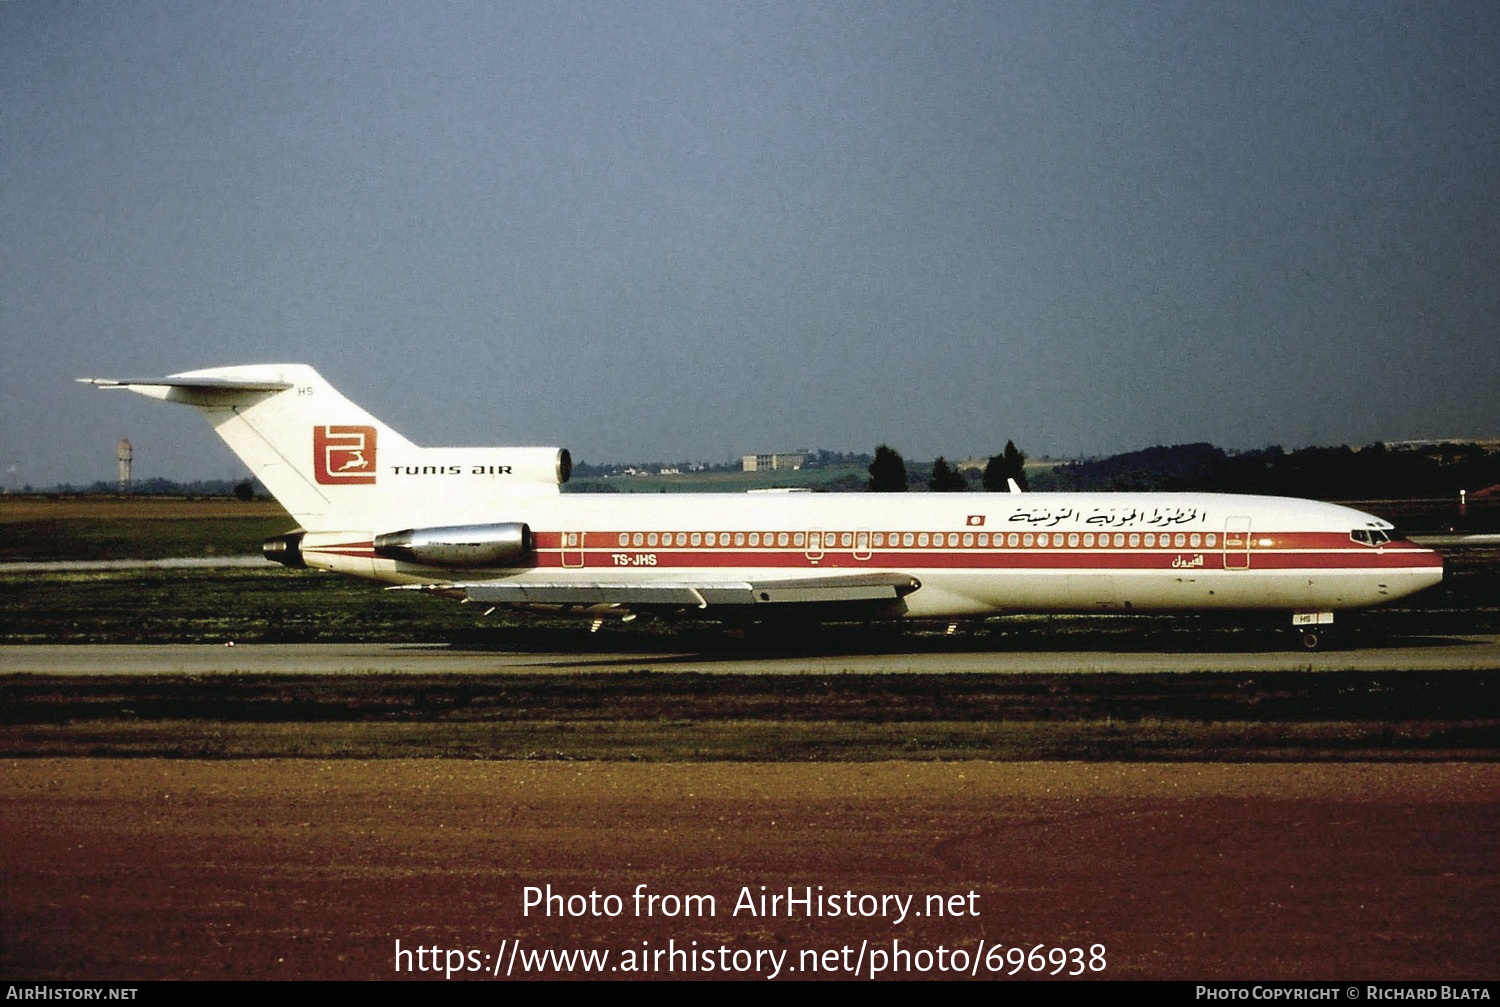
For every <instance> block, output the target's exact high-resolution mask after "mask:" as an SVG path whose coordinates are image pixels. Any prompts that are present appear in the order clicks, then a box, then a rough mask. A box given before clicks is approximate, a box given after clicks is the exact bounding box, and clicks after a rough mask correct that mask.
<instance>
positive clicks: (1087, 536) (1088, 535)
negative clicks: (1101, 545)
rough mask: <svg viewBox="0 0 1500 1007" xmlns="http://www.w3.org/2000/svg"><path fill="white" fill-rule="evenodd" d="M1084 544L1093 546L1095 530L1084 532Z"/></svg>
mask: <svg viewBox="0 0 1500 1007" xmlns="http://www.w3.org/2000/svg"><path fill="white" fill-rule="evenodd" d="M1083 544H1084V546H1085V547H1088V546H1092V545H1093V544H1094V533H1093V532H1085V533H1084V536H1083Z"/></svg>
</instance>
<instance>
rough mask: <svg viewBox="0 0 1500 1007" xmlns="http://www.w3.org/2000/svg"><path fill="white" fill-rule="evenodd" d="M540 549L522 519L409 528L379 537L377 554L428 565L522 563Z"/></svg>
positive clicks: (376, 544)
mask: <svg viewBox="0 0 1500 1007" xmlns="http://www.w3.org/2000/svg"><path fill="white" fill-rule="evenodd" d="M535 551H536V541H535V539H534V538H533V537H532V534H531V528H530V527H529V526H528V525H525V524H521V523H520V522H506V523H504V524H460V525H449V526H447V527H441V528H407V529H406V530H405V531H393V532H389V533H387V534H385V535H376V536H375V555H377V556H380V557H382V558H384V559H394V560H400V561H401V562H403V563H421V564H423V565H424V566H520V565H521V564H522V563H524V562H526V560H527V559H528V558H529V557H530V556H531V554H532V553H533V552H535Z"/></svg>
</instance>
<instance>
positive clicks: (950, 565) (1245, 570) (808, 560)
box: [81, 364, 1443, 647]
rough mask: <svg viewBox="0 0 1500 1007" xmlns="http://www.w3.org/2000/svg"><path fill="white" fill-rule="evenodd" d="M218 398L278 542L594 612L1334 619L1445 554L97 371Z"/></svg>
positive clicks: (268, 387)
mask: <svg viewBox="0 0 1500 1007" xmlns="http://www.w3.org/2000/svg"><path fill="white" fill-rule="evenodd" d="M81 380H83V381H86V382H88V383H90V384H94V385H98V386H101V387H105V388H128V389H130V390H131V391H134V392H139V393H141V394H143V395H149V396H151V397H153V398H159V399H164V400H167V401H169V402H181V403H185V404H188V405H192V406H196V407H197V408H198V409H199V410H200V411H201V412H202V413H203V414H204V415H205V416H206V417H207V418H208V420H209V422H210V423H212V424H213V426H214V428H215V430H217V432H218V433H219V436H221V437H222V438H223V439H224V440H225V442H226V443H228V445H229V446H230V448H231V449H232V450H233V451H234V452H235V453H236V454H237V455H239V457H240V458H241V459H242V460H243V461H244V462H245V463H246V464H247V465H248V466H249V467H250V471H251V472H252V473H254V475H255V476H256V477H258V478H259V479H260V481H261V482H262V483H264V484H265V486H266V487H267V488H268V489H269V490H270V491H271V493H272V494H273V495H274V496H275V497H276V499H277V500H278V501H280V502H281V504H282V506H283V507H285V508H286V510H287V511H288V512H289V513H290V514H291V515H292V517H293V518H295V519H296V521H297V522H298V524H299V526H300V527H298V528H297V529H295V530H293V531H290V532H288V533H287V534H285V535H279V536H276V537H274V538H271V539H268V540H267V541H266V543H265V553H266V556H267V557H268V558H270V559H273V560H275V561H277V562H279V563H284V564H286V565H287V566H292V567H312V568H316V569H322V570H332V571H336V572H339V573H346V574H352V575H354V576H357V577H363V578H366V579H369V580H374V581H380V582H383V583H386V584H390V585H397V586H401V587H405V588H407V589H412V590H422V591H430V592H435V593H438V594H442V595H446V596H451V597H455V598H459V599H463V600H466V601H472V602H479V603H483V604H485V605H491V606H510V607H514V608H519V609H531V610H546V611H553V612H566V613H573V614H577V615H580V616H583V617H585V618H589V619H592V620H594V621H595V625H596V627H597V625H598V624H599V622H600V621H602V620H604V619H613V618H619V619H629V618H632V617H634V616H635V615H637V614H639V613H653V614H673V613H679V614H680V613H696V614H698V615H703V616H710V617H716V618H724V619H726V620H747V621H757V620H763V619H769V618H773V617H775V616H776V615H786V614H797V615H801V616H806V617H810V618H861V619H899V618H908V619H946V620H962V619H970V618H981V617H985V616H991V615H1004V614H1012V613H1025V612H1163V611H1203V610H1213V609H1225V610H1242V611H1263V612H1283V613H1286V614H1287V615H1289V616H1290V618H1291V621H1292V624H1293V625H1294V626H1297V627H1301V628H1302V630H1303V642H1304V644H1305V645H1306V646H1310V647H1311V646H1316V645H1317V642H1318V632H1319V629H1320V627H1326V626H1327V625H1328V624H1330V623H1332V621H1333V617H1334V613H1335V612H1337V611H1339V610H1344V609H1357V608H1364V607H1368V606H1372V605H1378V604H1381V603H1383V602H1387V601H1391V600H1393V599H1396V598H1401V597H1404V596H1406V595H1409V594H1412V593H1413V592H1416V591H1420V590H1422V589H1423V588H1425V587H1429V586H1431V585H1434V584H1437V583H1438V582H1439V581H1441V580H1442V577H1443V562H1442V558H1441V557H1440V556H1439V555H1438V554H1437V553H1435V552H1432V551H1431V550H1428V549H1424V548H1421V547H1419V546H1417V545H1415V544H1413V543H1411V542H1409V541H1407V540H1405V539H1403V538H1401V537H1399V536H1398V535H1396V534H1395V532H1394V530H1393V529H1392V527H1391V525H1390V524H1389V523H1387V522H1385V521H1382V520H1381V519H1379V518H1377V517H1374V516H1372V515H1369V514H1364V513H1361V512H1360V511H1357V510H1352V509H1350V508H1348V507H1342V506H1338V505H1335V504H1327V503H1317V502H1313V501H1307V500H1294V499H1287V498H1281V497H1258V496H1238V495H1231V494H1212V493H1024V494H1021V493H1003V494H983V495H980V494H859V493H829V494H821V493H799V494H745V495H724V494H713V495H703V494H667V495H652V496H645V495H641V496H633V495H607V496H596V495H586V494H563V493H561V492H560V487H561V485H562V484H563V483H565V482H566V481H567V479H568V476H569V473H570V469H571V460H570V458H569V455H568V452H567V451H566V450H564V449H560V448H532V447H526V448H422V447H418V446H417V445H415V444H413V443H411V442H410V441H408V440H407V439H406V438H404V437H402V436H401V435H400V434H398V433H396V432H395V431H394V430H392V429H391V428H390V427H388V426H386V425H385V424H383V423H381V422H380V421H379V420H377V419H375V418H374V417H373V416H371V415H370V414H368V413H367V412H365V411H364V410H363V409H361V408H360V407H359V406H357V405H355V404H354V403H353V402H350V401H349V400H348V399H346V398H344V397H343V396H342V395H340V394H339V393H338V392H337V391H336V390H335V389H334V388H333V387H332V386H331V385H329V384H328V382H326V381H325V380H323V378H322V377H321V376H319V374H318V373H317V372H316V371H314V370H313V369H312V368H311V367H308V366H305V365H301V364H286V365H254V366H240V367H219V368H211V369H208V370H200V371H189V372H186V373H183V374H174V375H171V376H170V377H165V378H156V379H150V380H131V381H116V380H110V379H100V378H86V379H81Z"/></svg>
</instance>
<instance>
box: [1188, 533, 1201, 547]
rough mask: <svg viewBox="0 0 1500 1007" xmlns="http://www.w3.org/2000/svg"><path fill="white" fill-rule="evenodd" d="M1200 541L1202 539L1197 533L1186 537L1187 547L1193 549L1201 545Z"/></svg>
mask: <svg viewBox="0 0 1500 1007" xmlns="http://www.w3.org/2000/svg"><path fill="white" fill-rule="evenodd" d="M1202 541H1203V539H1202V538H1201V537H1200V536H1199V535H1198V533H1197V532H1193V534H1192V535H1191V536H1189V537H1188V545H1190V546H1192V547H1193V548H1194V549H1196V548H1198V545H1199V543H1201V542H1202Z"/></svg>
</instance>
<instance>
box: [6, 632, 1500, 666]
mask: <svg viewBox="0 0 1500 1007" xmlns="http://www.w3.org/2000/svg"><path fill="white" fill-rule="evenodd" d="M643 669H650V670H652V671H656V672H672V671H680V672H698V673H705V674H838V673H853V674H951V673H963V672H975V673H985V674H1038V673H1041V674H1065V673H1077V674H1091V673H1118V674H1152V673H1162V674H1167V673H1180V672H1189V671H1211V672H1246V671H1250V672H1265V671H1482V670H1494V669H1500V636H1463V637H1432V638H1408V639H1405V640H1403V641H1401V643H1400V645H1397V646H1390V647H1375V648H1363V649H1352V650H1327V651H1319V652H1315V653H1307V652H1299V651H1292V650H1287V651H1265V652H1261V651H1256V652H1243V653H1231V652H1203V653H1163V652H1149V651H1145V652H1132V653H1113V652H1107V651H1061V650H1059V651H1035V650H1027V651H1005V650H991V651H973V650H950V649H939V650H932V651H926V652H918V653H892V654H848V653H838V654H807V655H769V656H768V655H765V654H755V653H746V654H744V655H737V654H734V653H715V654H692V653H681V654H673V653H573V654H564V653H522V652H508V651H500V650H470V649H460V648H456V647H449V646H446V645H443V644H376V643H371V644H256V645H247V646H238V647H229V646H204V645H186V644H181V645H179V644H167V645H101V646H88V645H80V646H56V645H35V646H3V647H0V675H17V674H28V673H29V674H45V675H102V674H130V675H180V674H192V675H214V674H240V675H272V674H322V675H329V674H427V675H431V674H474V673H487V672H509V673H513V674H514V673H524V672H528V671H534V672H553V673H555V672H558V671H571V672H578V673H589V672H614V671H622V670H643Z"/></svg>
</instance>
